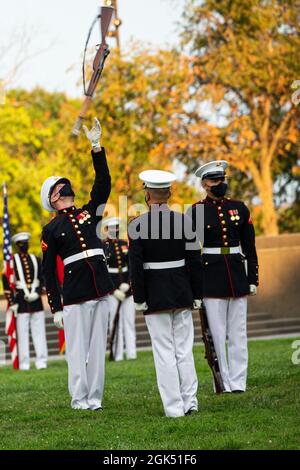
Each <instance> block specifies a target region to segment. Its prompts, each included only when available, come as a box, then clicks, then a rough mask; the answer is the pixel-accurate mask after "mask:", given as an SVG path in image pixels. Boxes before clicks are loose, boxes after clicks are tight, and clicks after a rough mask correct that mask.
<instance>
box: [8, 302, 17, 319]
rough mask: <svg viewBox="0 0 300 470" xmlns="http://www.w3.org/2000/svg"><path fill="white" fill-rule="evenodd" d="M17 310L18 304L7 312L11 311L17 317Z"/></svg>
mask: <svg viewBox="0 0 300 470" xmlns="http://www.w3.org/2000/svg"><path fill="white" fill-rule="evenodd" d="M18 309H19V305H18V304H13V305H11V306H10V307H9V310H11V311H12V312H13V314H14V316H15V317H16V316H17V315H18Z"/></svg>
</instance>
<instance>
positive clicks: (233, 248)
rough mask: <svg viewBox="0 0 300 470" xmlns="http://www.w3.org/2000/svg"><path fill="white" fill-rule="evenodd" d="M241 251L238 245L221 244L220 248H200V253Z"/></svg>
mask: <svg viewBox="0 0 300 470" xmlns="http://www.w3.org/2000/svg"><path fill="white" fill-rule="evenodd" d="M237 253H241V248H240V247H239V246H228V247H227V246H223V247H222V248H206V247H203V248H202V254H204V255H235V254H237Z"/></svg>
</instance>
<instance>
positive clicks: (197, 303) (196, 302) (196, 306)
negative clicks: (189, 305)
mask: <svg viewBox="0 0 300 470" xmlns="http://www.w3.org/2000/svg"><path fill="white" fill-rule="evenodd" d="M201 306H202V300H200V299H194V302H193V309H194V310H199V309H200V308H201Z"/></svg>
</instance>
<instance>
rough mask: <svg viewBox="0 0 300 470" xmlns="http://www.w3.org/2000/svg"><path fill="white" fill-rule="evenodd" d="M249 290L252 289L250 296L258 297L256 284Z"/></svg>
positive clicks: (251, 285)
mask: <svg viewBox="0 0 300 470" xmlns="http://www.w3.org/2000/svg"><path fill="white" fill-rule="evenodd" d="M249 289H250V295H256V294H257V287H256V285H255V284H250V286H249Z"/></svg>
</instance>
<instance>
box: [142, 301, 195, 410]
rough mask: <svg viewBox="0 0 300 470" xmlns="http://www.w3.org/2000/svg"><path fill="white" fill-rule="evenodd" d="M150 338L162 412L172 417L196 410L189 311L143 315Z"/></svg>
mask: <svg viewBox="0 0 300 470" xmlns="http://www.w3.org/2000/svg"><path fill="white" fill-rule="evenodd" d="M145 320H146V324H147V327H148V330H149V334H150V337H151V343H152V349H153V356H154V363H155V369H156V377H157V384H158V389H159V393H160V397H161V400H162V403H163V407H164V411H165V415H166V416H168V417H172V418H176V417H180V416H184V415H185V413H186V412H187V411H188V410H190V409H194V410H197V409H198V401H197V389H198V379H197V374H196V370H195V364H194V356H193V344H194V325H193V317H192V312H191V310H181V311H179V312H176V313H154V314H149V315H145Z"/></svg>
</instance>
